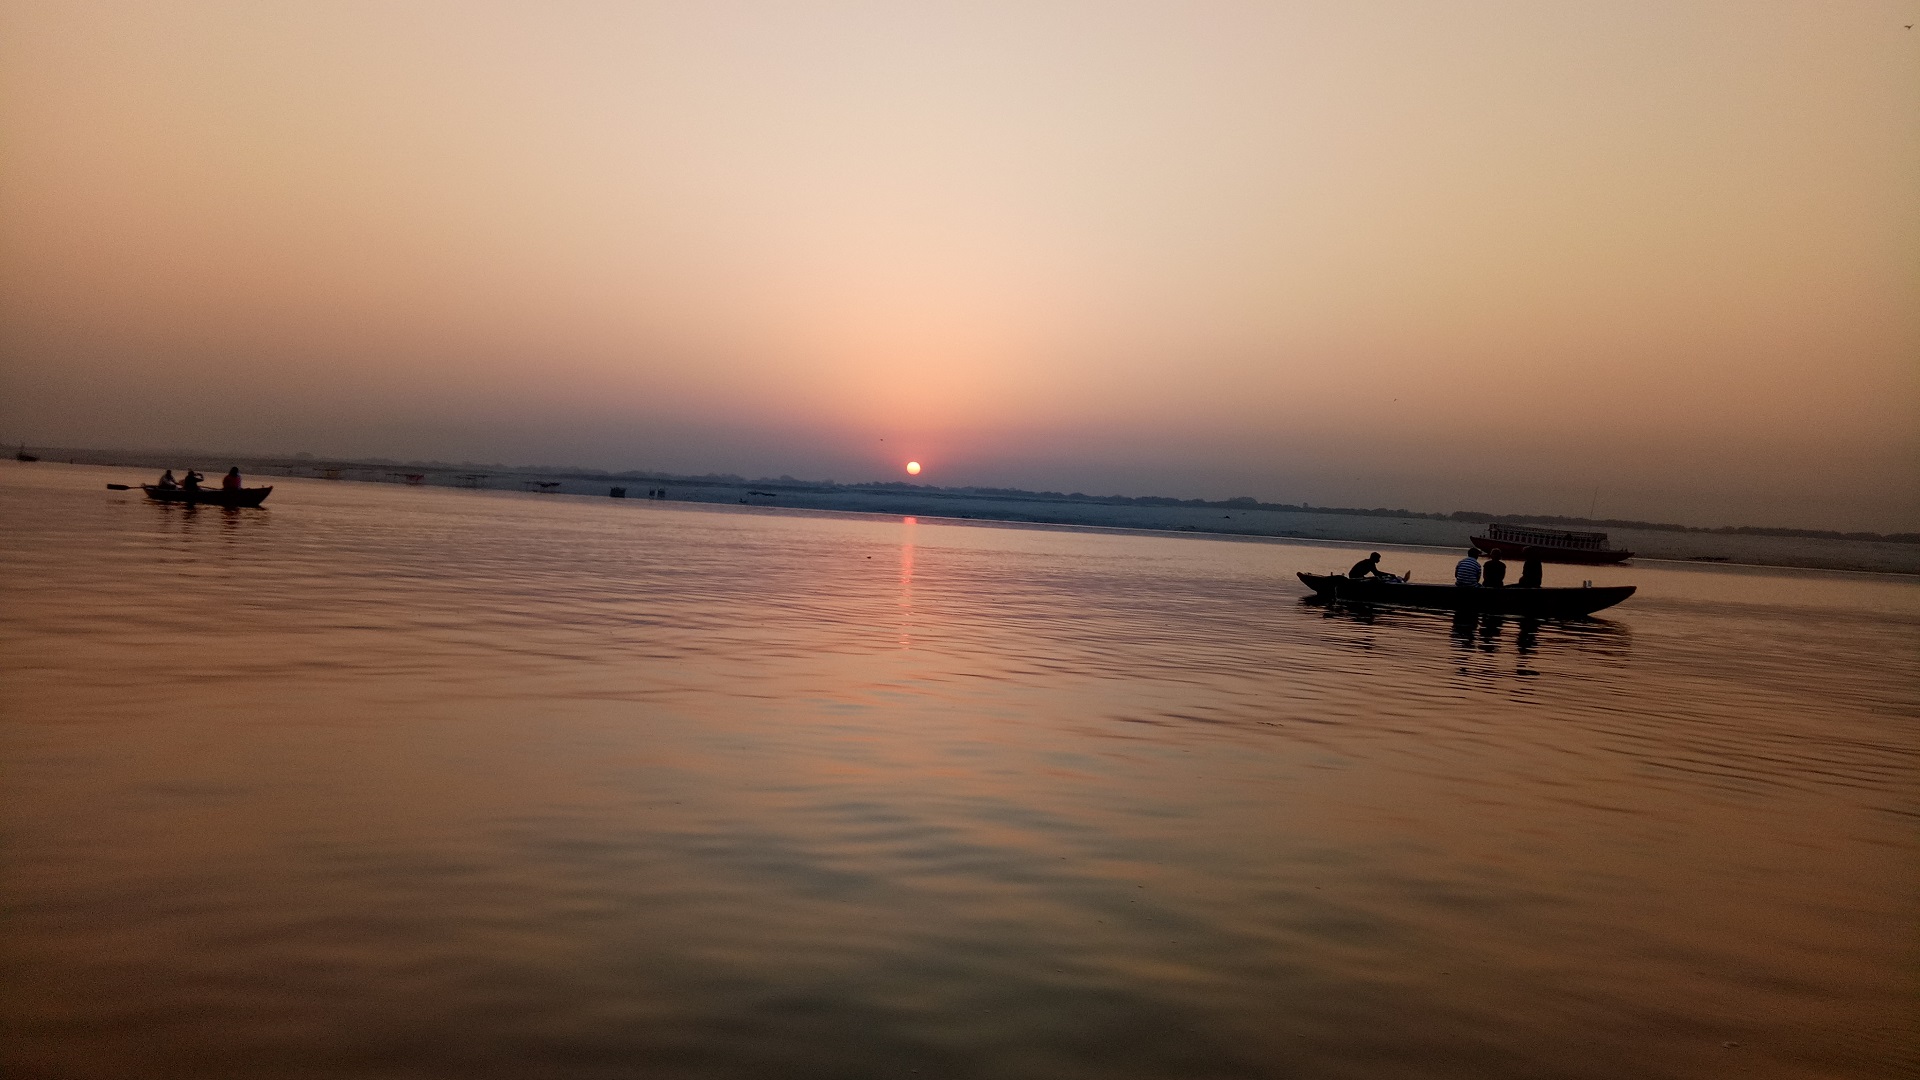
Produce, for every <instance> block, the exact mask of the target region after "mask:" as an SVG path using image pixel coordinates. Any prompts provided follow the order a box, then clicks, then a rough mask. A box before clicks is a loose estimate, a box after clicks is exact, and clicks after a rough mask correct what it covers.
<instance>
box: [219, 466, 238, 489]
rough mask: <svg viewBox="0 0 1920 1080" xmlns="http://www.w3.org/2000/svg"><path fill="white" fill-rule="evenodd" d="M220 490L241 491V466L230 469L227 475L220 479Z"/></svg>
mask: <svg viewBox="0 0 1920 1080" xmlns="http://www.w3.org/2000/svg"><path fill="white" fill-rule="evenodd" d="M220 490H222V491H239V490H240V466H238V465H235V466H234V467H233V468H231V469H228V470H227V475H225V476H223V477H221V478H220Z"/></svg>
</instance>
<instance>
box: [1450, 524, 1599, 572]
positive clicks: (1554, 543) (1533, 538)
mask: <svg viewBox="0 0 1920 1080" xmlns="http://www.w3.org/2000/svg"><path fill="white" fill-rule="evenodd" d="M1473 546H1474V547H1477V548H1479V549H1480V550H1481V551H1497V552H1499V553H1500V554H1502V555H1506V556H1509V557H1512V556H1515V555H1522V554H1525V552H1526V550H1527V549H1528V548H1532V549H1533V550H1534V551H1535V552H1536V553H1537V554H1538V555H1539V556H1540V561H1541V562H1551V563H1579V564H1582V565H1586V566H1604V565H1608V564H1611V563H1620V562H1626V561H1627V560H1628V559H1631V558H1633V552H1631V551H1622V550H1619V549H1617V548H1611V547H1608V546H1607V534H1606V533H1603V532H1569V531H1567V530H1565V529H1543V528H1540V527H1538V526H1534V525H1498V524H1496V525H1488V526H1487V529H1486V534H1485V535H1483V536H1476V537H1474V538H1473Z"/></svg>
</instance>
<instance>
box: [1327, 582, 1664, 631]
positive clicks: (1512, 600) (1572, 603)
mask: <svg viewBox="0 0 1920 1080" xmlns="http://www.w3.org/2000/svg"><path fill="white" fill-rule="evenodd" d="M1299 578H1300V580H1301V582H1302V583H1304V584H1305V585H1306V586H1307V588H1309V589H1312V590H1313V591H1314V593H1315V594H1316V595H1317V596H1318V597H1319V598H1320V599H1322V600H1342V601H1346V602H1347V603H1353V604H1387V605H1392V606H1396V607H1417V608H1435V609H1439V610H1443V611H1468V612H1476V613H1483V614H1488V615H1536V616H1540V617H1542V618H1562V619H1571V618H1579V617H1580V616H1583V615H1591V614H1593V613H1594V612H1596V611H1599V610H1601V609H1603V608H1610V607H1612V606H1613V605H1615V604H1617V603H1619V602H1620V601H1622V600H1625V599H1626V598H1627V597H1629V596H1632V595H1633V593H1634V589H1635V586H1632V585H1608V586H1601V587H1599V588H1595V587H1593V586H1583V587H1581V588H1578V589H1572V588H1541V589H1522V588H1519V587H1517V586H1511V587H1502V588H1492V589H1488V588H1462V587H1461V586H1459V585H1415V584H1412V583H1411V582H1405V581H1382V580H1380V579H1378V578H1350V577H1347V576H1345V575H1343V574H1309V573H1306V572H1304V571H1302V572H1301V573H1300V574H1299Z"/></svg>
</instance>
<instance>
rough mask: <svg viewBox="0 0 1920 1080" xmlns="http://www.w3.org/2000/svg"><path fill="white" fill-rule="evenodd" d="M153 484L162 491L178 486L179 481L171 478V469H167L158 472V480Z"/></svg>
mask: <svg viewBox="0 0 1920 1080" xmlns="http://www.w3.org/2000/svg"><path fill="white" fill-rule="evenodd" d="M153 486H154V487H157V488H160V489H161V490H163V491H171V490H172V489H174V488H177V487H179V486H180V481H178V480H175V479H174V478H173V470H172V469H168V470H167V471H166V472H163V473H161V474H160V482H159V483H157V484H155V485H153Z"/></svg>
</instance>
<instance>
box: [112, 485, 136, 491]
mask: <svg viewBox="0 0 1920 1080" xmlns="http://www.w3.org/2000/svg"><path fill="white" fill-rule="evenodd" d="M107 490H108V491H132V490H133V486H132V485H131V484H108V485H107Z"/></svg>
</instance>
